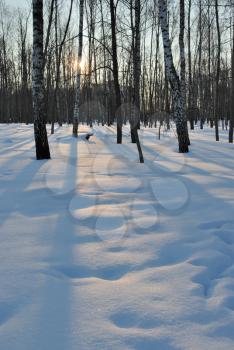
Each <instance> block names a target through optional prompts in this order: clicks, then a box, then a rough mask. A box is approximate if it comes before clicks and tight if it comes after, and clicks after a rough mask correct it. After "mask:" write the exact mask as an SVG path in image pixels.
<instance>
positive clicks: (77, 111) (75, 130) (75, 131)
mask: <svg viewBox="0 0 234 350" xmlns="http://www.w3.org/2000/svg"><path fill="white" fill-rule="evenodd" d="M83 25H84V0H80V22H79V47H78V59H77V76H76V99H75V108H74V116H73V136H74V137H77V135H78V124H79V117H80V78H81V61H82V53H83Z"/></svg>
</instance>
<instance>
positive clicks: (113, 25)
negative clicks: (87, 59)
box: [110, 0, 123, 144]
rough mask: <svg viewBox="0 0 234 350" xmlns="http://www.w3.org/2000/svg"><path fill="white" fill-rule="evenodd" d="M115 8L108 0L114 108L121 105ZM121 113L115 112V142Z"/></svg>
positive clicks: (120, 137)
mask: <svg viewBox="0 0 234 350" xmlns="http://www.w3.org/2000/svg"><path fill="white" fill-rule="evenodd" d="M116 10H117V5H115V3H114V0H110V14H111V41H112V63H113V78H114V87H115V106H116V110H118V109H119V107H120V106H121V92H120V85H119V64H118V56H117V54H118V53H117V39H116ZM122 123H123V122H122V115H121V113H117V143H118V144H121V143H122Z"/></svg>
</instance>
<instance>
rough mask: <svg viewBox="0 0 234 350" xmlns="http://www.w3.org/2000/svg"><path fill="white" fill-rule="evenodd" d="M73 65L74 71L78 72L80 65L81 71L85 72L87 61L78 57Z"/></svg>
mask: <svg viewBox="0 0 234 350" xmlns="http://www.w3.org/2000/svg"><path fill="white" fill-rule="evenodd" d="M72 66H73V69H74V71H76V72H78V69H79V67H80V70H81V72H83V71H84V70H85V62H84V60H81V61H80V62H79V61H78V58H75V59H73V61H72Z"/></svg>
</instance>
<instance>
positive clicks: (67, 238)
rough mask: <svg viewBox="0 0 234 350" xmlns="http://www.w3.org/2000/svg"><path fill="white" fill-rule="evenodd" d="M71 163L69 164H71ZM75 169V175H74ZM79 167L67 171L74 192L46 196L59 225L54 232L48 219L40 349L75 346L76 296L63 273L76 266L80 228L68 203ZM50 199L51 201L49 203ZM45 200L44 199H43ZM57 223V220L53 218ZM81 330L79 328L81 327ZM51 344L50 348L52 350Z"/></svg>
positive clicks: (59, 349) (39, 321) (73, 149)
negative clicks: (47, 251) (48, 245)
mask: <svg viewBox="0 0 234 350" xmlns="http://www.w3.org/2000/svg"><path fill="white" fill-rule="evenodd" d="M75 156H77V158H76V159H78V153H77V143H76V142H72V144H71V154H70V157H72V158H73V160H74V158H75ZM68 162H69V160H68ZM70 169H73V172H72V173H71V172H70ZM76 177H77V164H76V167H75V166H74V164H73V166H72V168H69V166H68V167H67V173H66V174H64V178H65V179H66V178H67V179H68V178H69V180H71V178H72V182H73V185H74V186H73V187H74V190H73V191H71V192H70V193H68V194H67V195H64V196H60V197H59V196H58V197H57V198H56V197H55V198H53V199H52V200H51V198H50V196H52V194H51V193H50V192H49V191H47V193H46V195H45V196H44V201H43V202H45V201H46V200H47V201H48V202H49V203H50V204H52V205H53V202H54V201H55V202H57V203H55V202H54V205H55V207H54V209H53V210H49V209H48V213H47V214H48V215H50V214H51V213H53V211H54V212H55V211H57V218H58V219H57V223H56V224H55V225H54V223H53V225H54V228H53V230H52V231H51V224H50V223H49V222H50V219H49V218H48V235H50V236H52V242H51V247H50V250H49V253H48V256H47V258H45V260H44V262H43V264H44V267H43V268H42V269H41V270H39V271H38V272H37V273H39V274H40V275H42V276H43V279H44V285H43V286H42V289H41V291H40V303H39V306H40V308H39V310H38V315H37V324H35V325H34V327H36V329H38V336H37V338H36V339H35V343H36V345H37V347H36V348H38V349H39V348H40V349H48V350H49V349H56V350H64V349H71V348H72V345H71V342H72V329H73V328H74V327H75V328H76V325H74V323H73V318H74V314H75V311H76V310H75V309H73V306H74V308H75V303H74V300H73V298H74V295H73V294H72V287H73V286H72V280H71V279H70V278H65V277H64V276H63V275H62V274H61V273H59V268H60V269H61V267H62V266H64V267H66V266H72V265H73V264H74V247H75V244H74V242H75V237H76V233H77V227H76V226H75V224H74V223H72V221H71V219H70V216H69V213H68V203H69V200H71V198H72V196H73V195H74V194H75V191H76ZM46 197H47V198H48V199H46ZM49 198H50V199H49ZM40 200H41V201H42V200H43V199H42V198H41V199H40ZM51 220H52V222H54V218H53V217H52V218H51ZM77 327H78V325H77ZM48 344H50V345H49V346H48Z"/></svg>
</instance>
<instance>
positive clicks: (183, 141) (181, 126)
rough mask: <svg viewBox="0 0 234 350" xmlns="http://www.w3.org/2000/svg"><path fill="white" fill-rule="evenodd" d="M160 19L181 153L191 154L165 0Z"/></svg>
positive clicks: (160, 0)
mask: <svg viewBox="0 0 234 350" xmlns="http://www.w3.org/2000/svg"><path fill="white" fill-rule="evenodd" d="M159 17H160V23H161V30H162V37H163V46H164V60H165V66H166V74H167V78H168V81H169V83H170V86H171V90H172V98H173V109H174V120H175V123H176V129H177V135H178V143H179V152H180V153H187V152H189V148H188V142H187V141H188V140H187V128H186V120H185V116H184V112H183V98H182V93H181V86H180V80H179V77H178V74H177V72H176V70H175V66H174V62H173V57H172V51H171V43H170V38H169V27H168V19H167V4H166V1H165V0H159Z"/></svg>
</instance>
